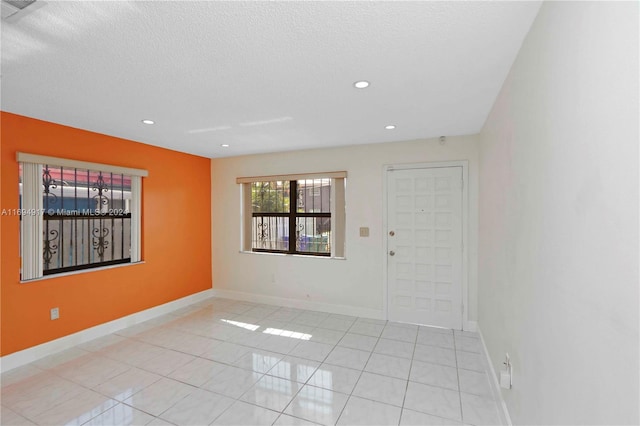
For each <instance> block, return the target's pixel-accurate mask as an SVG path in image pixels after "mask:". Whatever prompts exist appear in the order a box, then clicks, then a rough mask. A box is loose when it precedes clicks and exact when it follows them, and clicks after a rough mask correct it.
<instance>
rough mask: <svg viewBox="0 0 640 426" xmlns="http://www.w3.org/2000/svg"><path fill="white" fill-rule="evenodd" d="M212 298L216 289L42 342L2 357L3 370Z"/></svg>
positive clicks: (1, 365) (1, 366)
mask: <svg viewBox="0 0 640 426" xmlns="http://www.w3.org/2000/svg"><path fill="white" fill-rule="evenodd" d="M210 297H213V289H208V290H204V291H201V292H199V293H195V294H191V295H189V296H186V297H183V298H180V299H177V300H173V301H171V302H168V303H165V304H163V305H158V306H154V307H153V308H149V309H145V310H144V311H140V312H136V313H135V314H131V315H127V316H126V317H122V318H118V319H116V320H113V321H109V322H106V323H104V324H100V325H96V326H95V327H91V328H87V329H85V330H82V331H78V332H77V333H73V334H70V335H68V336H64V337H61V338H59V339H55V340H52V341H50V342H47V343H42V344H40V345H37V346H32V347H30V348H28V349H24V350H21V351H18V352H14V353H12V354H9V355H5V356H3V357H1V358H0V371H1V372H2V373H4V372H6V371H9V370H12V369H14V368H17V367H20V366H23V365H25V364H29V363H30V362H33V361H37V360H39V359H41V358H44V357H45V356H48V355H51V354H54V353H57V352H60V351H64V350H66V349H69V348H72V347H74V346H76V345H80V344H82V343H86V342H89V341H91V340H93V339H97V338H99V337H103V336H106V335H107V334H111V333H114V332H116V331H118V330H122V329H123V328H126V327H131V326H132V325H136V324H140V323H142V322H145V321H148V320H150V319H153V318H156V317H159V316H161V315H164V314H168V313H170V312H173V311H175V310H177V309H180V308H184V307H185V306H189V305H191V304H193V303H197V302H200V301H201V300H205V299H208V298H210Z"/></svg>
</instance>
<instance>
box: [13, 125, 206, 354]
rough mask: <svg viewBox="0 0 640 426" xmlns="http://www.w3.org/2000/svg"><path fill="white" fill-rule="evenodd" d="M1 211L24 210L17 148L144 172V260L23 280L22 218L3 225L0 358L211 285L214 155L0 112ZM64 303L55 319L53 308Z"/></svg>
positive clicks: (14, 218)
mask: <svg viewBox="0 0 640 426" xmlns="http://www.w3.org/2000/svg"><path fill="white" fill-rule="evenodd" d="M0 118H1V126H2V129H1V139H0V143H1V149H0V152H1V156H2V167H1V171H0V174H1V181H0V189H1V195H0V208H1V209H14V208H16V209H17V208H18V202H19V193H18V163H17V162H16V152H18V151H21V152H28V153H33V154H40V155H48V156H54V157H62V158H70V159H75V160H82V161H91V162H96V163H106V164H113V165H118V166H125V167H133V168H139V169H147V170H148V171H149V176H148V177H146V178H143V187H142V188H143V189H142V198H143V200H142V215H143V216H142V223H143V225H142V258H143V260H144V264H137V265H128V266H124V267H119V268H113V269H107V270H101V271H89V272H84V273H80V274H77V275H71V276H66V277H57V278H48V279H44V280H40V281H33V282H29V283H24V284H21V283H20V257H19V256H20V254H19V247H20V239H19V238H20V220H19V217H17V216H9V215H3V216H2V217H1V229H0V239H1V247H0V258H1V262H2V263H1V272H0V276H1V278H2V282H1V284H0V285H1V301H0V305H1V309H2V311H1V319H2V323H1V325H0V330H1V345H2V346H1V350H0V353H1V354H2V355H8V354H10V353H13V352H16V351H19V350H22V349H26V348H29V347H31V346H35V345H38V344H41V343H44V342H48V341H50V340H53V339H56V338H59V337H63V336H66V335H68V334H71V333H75V332H77V331H80V330H83V329H86V328H89V327H92V326H95V325H99V324H102V323H105V322H108V321H111V320H114V319H117V318H120V317H123V316H126V315H129V314H132V313H135V312H138V311H141V310H144V309H147V308H151V307H153V306H157V305H160V304H163V303H166V302H169V301H172V300H175V299H178V298H181V297H184V296H188V295H190V294H194V293H197V292H200V291H203V290H206V289H209V288H211V285H212V282H211V178H210V174H211V172H210V160H209V159H207V158H202V157H197V156H193V155H188V154H183V153H179V152H176V151H170V150H167V149H162V148H157V147H152V146H150V145H145V144H142V143H137V142H132V141H128V140H124V139H119V138H115V137H111V136H106V135H101V134H97V133H92V132H88V131H84V130H79V129H75V128H71V127H66V126H62V125H58V124H54V123H49V122H45V121H40V120H35V119H32V118H28V117H23V116H19V115H15V114H10V113H6V112H2V113H1V117H0ZM56 306H57V307H59V308H60V319H58V320H55V321H51V320H50V319H49V310H50V309H51V308H53V307H56Z"/></svg>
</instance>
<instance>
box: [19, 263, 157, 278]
mask: <svg viewBox="0 0 640 426" xmlns="http://www.w3.org/2000/svg"><path fill="white" fill-rule="evenodd" d="M144 263H145V262H144V260H141V261H140V262H135V263H120V264H118V265H109V266H101V267H99V268H90V269H81V270H79V271H71V272H62V273H60V274H53V275H45V276H43V277H40V278H34V279H32V280H20V284H28V283H32V282H36V281H43V280H50V279H52V278H60V277H68V276H70V275H79V274H86V273H89V272H96V271H104V270H106V269H115V268H126V267H128V266H136V265H142V264H144Z"/></svg>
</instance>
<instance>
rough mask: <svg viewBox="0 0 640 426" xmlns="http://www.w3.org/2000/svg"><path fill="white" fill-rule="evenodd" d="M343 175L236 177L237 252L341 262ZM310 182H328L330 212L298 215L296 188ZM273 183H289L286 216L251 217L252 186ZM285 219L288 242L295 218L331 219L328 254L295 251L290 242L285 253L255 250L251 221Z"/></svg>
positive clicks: (275, 214)
mask: <svg viewBox="0 0 640 426" xmlns="http://www.w3.org/2000/svg"><path fill="white" fill-rule="evenodd" d="M346 178H347V172H346V171H338V172H322V173H307V174H290V175H271V176H255V177H239V178H236V183H238V184H240V185H239V186H240V199H241V215H240V216H241V219H240V222H241V230H240V244H241V247H240V251H241V252H243V253H262V254H276V255H293V256H305V257H311V258H335V259H344V258H345V253H346V248H345V240H346V235H345V224H346V208H345V207H346V203H345V193H346V180H347V179H346ZM313 179H330V188H331V190H330V212H328V213H327V212H322V213H321V212H315V213H314V212H297V206H298V196H297V184H298V182H297V181H299V180H313ZM273 181H288V182H289V185H290V198H289V203H290V205H289V207H290V208H289V212H283V213H260V212H257V213H256V214H254V212H253V208H252V196H251V193H252V190H251V184H252V183H255V182H273ZM293 185H295V191H296V192H295V194H296V196H295V197H291V194H293V193H294V192H293V188H292V187H293ZM294 198H295V200H294ZM256 216H257V217H260V216H262V217H270V216H275V217H286V218H288V219H289V240H290V239H291V235H296V232H295V228H296V218H302V217H328V218H330V219H331V241H330V247H331V252H330V253H319V252H309V251H299V250H295V245H293V249H292V244H291V243H290V242H289V249H288V250H274V249H261V248H254V247H253V241H252V235H253V218H254V217H256Z"/></svg>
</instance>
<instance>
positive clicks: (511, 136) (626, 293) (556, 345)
mask: <svg viewBox="0 0 640 426" xmlns="http://www.w3.org/2000/svg"><path fill="white" fill-rule="evenodd" d="M638 13H639V11H638V3H637V2H629V3H611V2H610V3H608V2H593V3H571V2H548V3H547V2H545V3H544V4H543V6H542V8H541V10H540V13H539V15H538V17H537V19H536V21H535V22H534V24H533V26H532V28H531V31H530V33H529V34H528V36H527V38H526V39H525V41H524V44H523V46H522V49H521V51H520V53H519V55H518V57H517V59H516V62H515V64H514V66H513V68H512V70H511V73H510V75H509V77H508V79H507V81H506V82H505V84H504V87H503V89H502V91H501V93H500V95H499V97H498V99H497V101H496V104H495V105H494V107H493V110H492V112H491V114H490V116H489V118H488V120H487V122H486V124H485V126H484V129H483V130H482V132H481V147H480V200H481V201H480V221H479V229H480V234H479V238H480V245H479V296H478V297H479V299H478V310H479V326H480V328H481V330H482V332H483V334H484V337H485V340H486V343H487V346H488V349H489V352H490V355H491V358H492V360H493V363H494V367H495V368H496V369H497V368H499V367H500V366H501V362H502V360H503V357H504V353H505V352H509V353H510V355H511V357H512V360H513V362H514V366H515V369H514V371H515V377H514V388H513V389H512V390H509V391H504V390H503V391H502V392H503V396H504V398H505V400H506V403H507V406H508V408H509V411H510V414H511V417H512V420H513V422H514V424H624V423H630V424H638V423H639V421H640V419H639V417H638V406H639V394H638V378H639V375H638V374H639V371H638V362H639V353H638V343H639V342H638V333H639V331H638V141H639V134H638V117H639V111H638V76H639V72H638Z"/></svg>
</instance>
